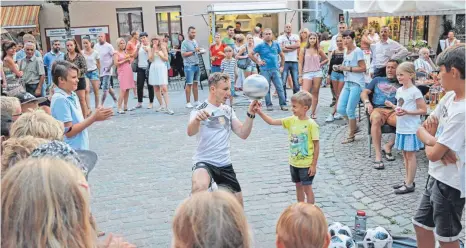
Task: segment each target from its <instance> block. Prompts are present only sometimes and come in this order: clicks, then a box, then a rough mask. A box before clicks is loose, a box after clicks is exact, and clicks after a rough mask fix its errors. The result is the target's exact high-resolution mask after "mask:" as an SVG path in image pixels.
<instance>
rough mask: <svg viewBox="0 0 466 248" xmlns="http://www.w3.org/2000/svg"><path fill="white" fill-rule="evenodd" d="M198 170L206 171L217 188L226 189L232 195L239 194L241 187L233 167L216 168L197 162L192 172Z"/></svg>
mask: <svg viewBox="0 0 466 248" xmlns="http://www.w3.org/2000/svg"><path fill="white" fill-rule="evenodd" d="M200 168H203V169H206V170H207V172H208V173H209V175H210V178H211V179H213V180H214V182H215V183H216V184H217V185H218V186H221V187H223V188H227V189H229V190H230V191H232V192H233V193H239V192H241V186H239V182H238V179H237V178H236V173H235V170H234V169H233V165H228V166H224V167H217V166H214V165H212V164H209V163H205V162H199V163H196V164H195V165H194V167H193V171H195V170H197V169H200ZM209 186H210V185H209Z"/></svg>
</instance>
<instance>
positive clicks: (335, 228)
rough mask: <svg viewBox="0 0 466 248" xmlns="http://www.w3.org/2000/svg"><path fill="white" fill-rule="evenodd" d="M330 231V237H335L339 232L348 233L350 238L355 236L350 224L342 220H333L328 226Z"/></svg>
mask: <svg viewBox="0 0 466 248" xmlns="http://www.w3.org/2000/svg"><path fill="white" fill-rule="evenodd" d="M328 233H329V234H330V237H333V236H335V235H337V234H342V235H346V236H348V237H350V238H352V237H353V233H351V229H350V228H349V227H348V226H345V225H343V224H341V223H340V222H333V223H332V224H330V225H329V226H328Z"/></svg>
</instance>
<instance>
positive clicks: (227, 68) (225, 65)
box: [220, 58, 236, 82]
mask: <svg viewBox="0 0 466 248" xmlns="http://www.w3.org/2000/svg"><path fill="white" fill-rule="evenodd" d="M220 69H221V70H222V72H223V73H226V74H228V76H230V81H231V82H234V81H235V70H236V59H233V58H232V59H223V60H222V64H221V65H220Z"/></svg>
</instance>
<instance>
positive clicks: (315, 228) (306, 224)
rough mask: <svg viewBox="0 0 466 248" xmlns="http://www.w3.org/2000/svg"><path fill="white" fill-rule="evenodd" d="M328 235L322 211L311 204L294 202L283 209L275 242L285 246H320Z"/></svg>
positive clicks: (310, 247) (316, 247) (315, 247)
mask: <svg viewBox="0 0 466 248" xmlns="http://www.w3.org/2000/svg"><path fill="white" fill-rule="evenodd" d="M328 235H329V234H328V227H327V220H326V219H325V216H324V213H323V212H322V210H321V209H320V208H319V207H317V206H316V205H313V204H308V203H303V202H299V203H295V204H293V205H291V206H289V207H288V208H286V209H285V211H283V213H282V214H281V215H280V218H279V219H278V222H277V242H280V243H283V244H284V246H285V247H296V248H300V247H309V248H322V247H324V245H325V242H326V237H328Z"/></svg>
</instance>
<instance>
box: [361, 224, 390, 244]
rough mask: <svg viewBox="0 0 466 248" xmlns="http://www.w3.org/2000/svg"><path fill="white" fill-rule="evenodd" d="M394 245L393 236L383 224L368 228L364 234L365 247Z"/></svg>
mask: <svg viewBox="0 0 466 248" xmlns="http://www.w3.org/2000/svg"><path fill="white" fill-rule="evenodd" d="M392 245H393V239H392V236H390V233H388V231H387V230H386V229H385V228H383V227H381V226H378V227H376V228H370V229H367V231H366V233H365V234H364V243H363V246H364V248H392Z"/></svg>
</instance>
